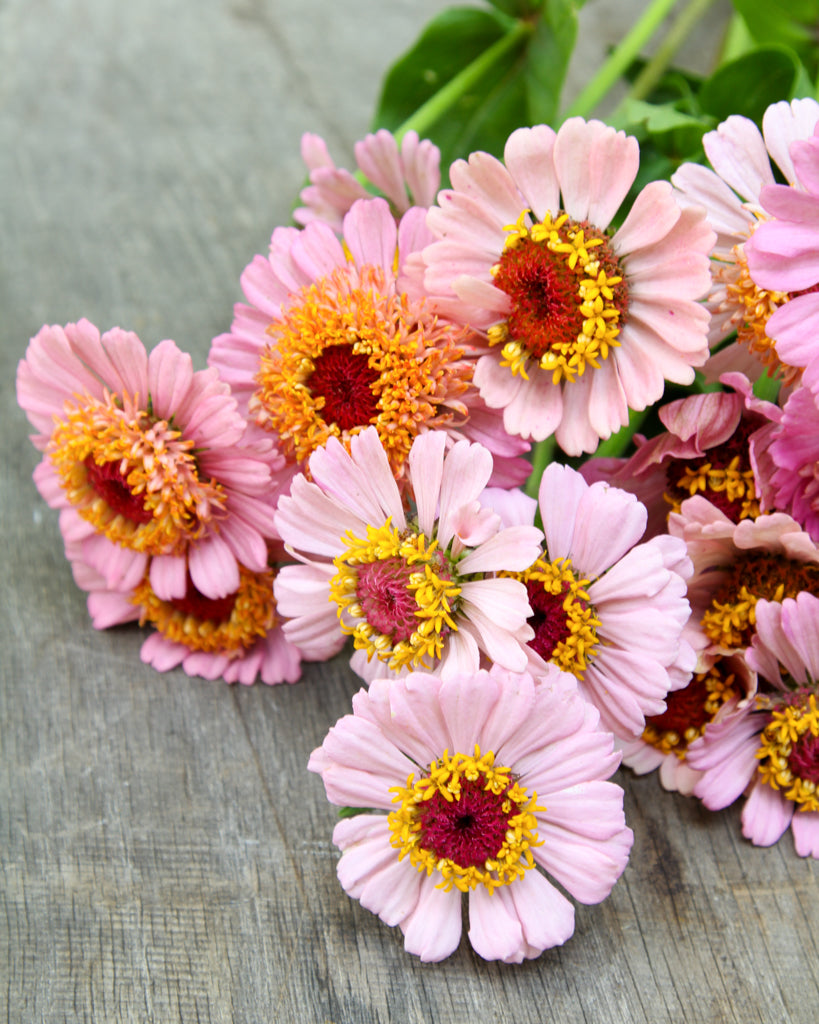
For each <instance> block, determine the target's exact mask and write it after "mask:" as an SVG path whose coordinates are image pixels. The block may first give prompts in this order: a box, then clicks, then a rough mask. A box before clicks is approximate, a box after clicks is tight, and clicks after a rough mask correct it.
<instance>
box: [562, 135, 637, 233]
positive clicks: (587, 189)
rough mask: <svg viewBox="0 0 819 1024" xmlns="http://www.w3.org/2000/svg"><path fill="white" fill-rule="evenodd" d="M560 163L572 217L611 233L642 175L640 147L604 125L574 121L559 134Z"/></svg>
mask: <svg viewBox="0 0 819 1024" xmlns="http://www.w3.org/2000/svg"><path fill="white" fill-rule="evenodd" d="M554 162H555V169H556V171H557V177H558V181H559V182H560V191H561V194H562V196H563V209H564V210H565V211H566V213H568V214H569V216H570V217H572V218H573V219H574V220H581V221H582V220H588V221H591V223H592V224H593V225H594V226H595V227H597V228H606V227H608V225H609V222H610V221H611V219H612V217H613V216H614V214H615V213H616V212H617V210H618V208H619V207H620V204H621V203H622V202H623V200H624V199H625V198H626V195H627V193H628V190H629V188H631V185H632V183H633V181H634V178H635V176H636V174H637V169H638V166H639V162H640V147H639V145H638V143H637V140H636V139H635V138H633V137H632V136H629V135H626V134H625V133H624V132H618V131H615V130H614V128H610V127H609V126H608V125H604V124H603V123H602V122H601V121H588V122H587V121H584V120H583V119H582V118H579V117H572V118H569V120H568V121H564V122H563V124H562V125H561V126H560V130H559V131H558V133H557V138H556V140H555V145H554Z"/></svg>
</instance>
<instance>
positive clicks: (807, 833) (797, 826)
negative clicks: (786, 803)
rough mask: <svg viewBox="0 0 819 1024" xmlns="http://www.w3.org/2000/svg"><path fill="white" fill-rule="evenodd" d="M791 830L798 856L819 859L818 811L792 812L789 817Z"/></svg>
mask: <svg viewBox="0 0 819 1024" xmlns="http://www.w3.org/2000/svg"><path fill="white" fill-rule="evenodd" d="M791 832H792V833H793V842H794V846H795V847H796V852H797V853H798V854H799V856H800V857H815V858H816V859H817V860H819V813H817V812H816V811H799V812H797V813H796V814H794V816H793V818H791Z"/></svg>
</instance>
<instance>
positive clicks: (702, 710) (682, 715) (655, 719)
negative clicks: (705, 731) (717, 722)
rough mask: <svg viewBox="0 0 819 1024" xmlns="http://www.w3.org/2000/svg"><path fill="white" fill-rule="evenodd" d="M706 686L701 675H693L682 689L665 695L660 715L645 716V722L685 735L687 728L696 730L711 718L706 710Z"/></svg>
mask: <svg viewBox="0 0 819 1024" xmlns="http://www.w3.org/2000/svg"><path fill="white" fill-rule="evenodd" d="M708 692H709V691H708V687H707V686H706V684H705V677H704V676H703V675H700V676H694V678H693V679H692V680H691V682H690V683H689V684H688V686H686V687H684V688H683V689H682V690H672V691H671V693H669V694H668V696H667V697H666V701H665V702H666V709H665V711H664V712H663V713H662V714H661V715H650V716H647V717H646V724H647V725H653V726H654V728H655V729H657V730H658V731H660V732H675V733H677V735H678V736H685V733H686V731H687V730H688V729H696V730H697V731H698V732H699V731H700V730H701V729H702V727H703V726H704V725H707V724H708V722H709V721H710V720H711V718H712V715H711V714H710V713H709V712H708V711H707V710H706V707H705V704H706V701H707V700H708Z"/></svg>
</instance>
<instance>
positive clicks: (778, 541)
mask: <svg viewBox="0 0 819 1024" xmlns="http://www.w3.org/2000/svg"><path fill="white" fill-rule="evenodd" d="M668 529H669V532H670V533H672V534H673V535H674V536H676V537H680V538H682V539H683V540H684V541H685V543H686V547H687V549H688V555H689V557H690V558H691V561H692V563H693V566H694V573H693V575H692V577H691V579H690V580H689V583H688V599H689V601H690V602H691V623H690V627H689V628H690V630H691V631H697V630H698V631H699V632H700V634H701V636H702V644H701V646H702V647H703V649H705V650H708V651H709V652H710V653H719V654H730V653H732V652H733V651H738V650H742V649H744V648H746V647H748V646H749V644H750V643H751V639H752V637H753V635H754V632H755V628H756V627H755V622H756V612H755V606H756V603H757V601H759V600H767V601H783V600H784V599H785V598H795V597H797V596H798V595H799V594H800V593H802V592H803V591H807V592H808V593H812V594H819V547H817V545H816V544H815V543H814V541H813V540H811V537H810V535H809V534H808V533H806V532H805V531H804V530H803V529H802V528H801V526H800V525H799V523H797V522H796V520H795V519H793V518H792V517H791V516H789V515H787V514H786V513H784V512H773V513H771V514H770V515H761V516H759V517H758V518H757V519H743V520H742V521H741V522H739V523H733V522H731V520H730V519H728V517H727V516H725V515H724V514H723V513H722V512H720V510H719V509H718V508H716V507H715V506H714V505H712V504H711V502H710V501H706V499H705V498H701V497H694V498H689V499H688V500H687V501H684V502H683V503H682V506H681V512H680V513H672V514H671V515H670V516H669V518H668Z"/></svg>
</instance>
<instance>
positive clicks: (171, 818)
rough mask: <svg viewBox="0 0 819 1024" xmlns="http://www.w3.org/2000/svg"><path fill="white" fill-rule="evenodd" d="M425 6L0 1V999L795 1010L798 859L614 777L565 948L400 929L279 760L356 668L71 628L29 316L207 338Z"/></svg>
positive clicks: (251, 1012) (671, 1012) (799, 996)
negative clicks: (36, 480)
mask: <svg viewBox="0 0 819 1024" xmlns="http://www.w3.org/2000/svg"><path fill="white" fill-rule="evenodd" d="M443 6H444V4H443V2H437V0H423V2H413V3H410V2H408V0H406V2H401V3H390V4H378V3H376V2H375V0H350V2H348V3H345V4H337V5H333V6H332V7H331V6H330V5H326V4H323V3H322V2H320V0H298V2H297V0H281V2H273V0H270V2H263V0H236V2H233V3H230V2H222V0H199V2H187V3H186V2H177V3H170V2H168V0H140V3H139V4H119V3H113V2H106V0H61V2H60V0H50V2H46V0H5V2H2V3H0V224H2V232H3V236H2V245H0V309H2V352H1V353H0V357H1V358H2V380H1V381H0V386H2V388H3V401H2V403H1V404H0V415H1V416H2V436H3V438H4V461H3V473H2V481H0V488H1V490H0V500H2V530H3V544H2V548H0V551H1V552H2V558H3V580H4V587H3V591H2V615H0V652H2V657H1V659H0V666H2V689H0V721H1V722H2V725H1V726H0V729H1V730H2V731H1V732H0V742H1V743H2V757H1V758H0V770H1V771H2V776H0V778H1V779H2V781H1V782H0V786H1V787H2V789H1V791H0V837H2V838H1V839H0V859H1V860H2V884H1V886H0V888H1V889H2V912H1V913H0V965H2V966H0V971H2V976H1V977H0V981H2V984H0V1019H5V1020H7V1021H11V1022H29V1021H31V1022H49V1024H50V1022H61V1021H106V1022H120V1021H123V1022H124V1021H129V1022H130V1021H156V1022H175V1021H179V1022H185V1024H187V1022H194V1021H199V1022H211V1024H216V1022H225V1024H226V1022H233V1021H238V1022H244V1021H247V1022H259V1021H307V1022H317V1024H330V1022H332V1024H355V1022H362V1024H364V1022H367V1024H370V1022H376V1021H377V1022H386V1021H398V1022H404V1021H407V1022H436V1024H461V1022H464V1024H465V1022H473V1021H477V1020H480V1021H482V1022H487V1024H511V1022H515V1024H528V1022H532V1024H548V1022H555V1024H575V1022H597V1021H606V1022H609V1024H626V1022H628V1024H641V1022H651V1024H657V1022H661V1021H673V1022H683V1021H685V1022H712V1021H713V1022H717V1021H719V1022H722V1021H726V1022H736V1024H749V1022H754V1021H759V1022H766V1024H770V1022H787V1021H794V1022H798V1024H812V1022H813V1021H815V1019H816V1007H817V1006H819V955H818V954H819V950H817V938H816V936H817V934H819V899H817V866H816V864H815V863H814V862H812V861H804V860H801V859H799V858H798V857H797V856H796V855H795V853H794V851H793V846H792V842H791V840H790V838H789V837H786V838H785V839H784V840H783V841H782V842H781V843H780V844H779V845H778V846H776V847H774V848H773V849H770V850H758V849H754V848H752V847H751V846H750V845H748V844H747V843H746V842H745V841H744V840H743V839H742V838H741V835H740V832H739V821H738V812H737V811H736V810H731V811H729V812H728V813H726V814H723V815H718V816H717V815H711V814H709V813H708V812H706V811H704V810H703V809H702V808H700V807H699V806H698V805H697V804H696V803H694V802H692V801H687V800H684V799H681V798H679V797H672V796H669V795H667V794H664V793H663V792H662V791H661V790H660V788H659V786H658V784H657V782H656V780H655V779H654V778H647V779H634V778H633V777H631V776H629V775H628V774H625V773H624V774H623V776H622V781H623V783H624V786H625V789H626V801H627V813H628V817H629V821H630V824H631V825H632V827H633V828H634V830H635V833H636V836H637V839H636V843H635V847H634V853H633V857H632V861H631V864H630V866H629V867H628V869H627V871H626V873H625V876H624V878H623V880H622V881H621V883H620V884H619V885H618V886H617V887H616V888H615V891H614V893H613V895H612V898H611V899H610V900H609V901H608V902H606V903H605V904H603V905H602V906H599V907H579V908H578V912H577V931H576V934H575V936H574V938H573V939H572V940H571V941H570V942H569V943H568V944H567V945H566V946H565V947H563V948H561V949H558V950H554V951H551V952H547V953H546V954H544V955H543V956H542V957H541V958H540V959H539V960H537V961H535V962H533V963H527V964H524V965H522V966H520V967H507V966H503V965H497V964H486V963H483V962H482V961H480V960H479V959H478V958H477V957H476V956H475V955H474V954H472V952H471V950H470V949H469V947H468V945H467V944H464V945H462V947H461V948H460V949H459V951H458V952H457V953H456V954H455V955H454V956H453V957H452V958H451V959H450V960H448V961H447V962H445V963H443V964H440V965H437V966H423V965H421V964H420V963H418V962H417V961H416V960H414V959H413V958H411V957H409V956H407V955H406V954H405V953H404V951H403V948H402V943H401V937H400V934H399V933H398V932H397V931H396V930H394V929H389V928H387V927H386V926H384V925H382V924H381V923H380V922H379V921H378V920H377V919H376V918H374V917H373V916H372V915H371V914H369V913H368V912H367V911H365V910H363V909H362V908H361V907H360V906H359V905H358V904H357V903H355V902H353V901H351V900H350V899H348V898H347V897H346V896H345V894H344V893H343V892H342V890H341V889H340V887H339V885H338V883H337V881H336V878H335V863H336V854H335V852H334V850H333V848H332V846H331V844H330V834H331V831H332V827H333V824H334V821H335V811H334V809H333V808H332V807H330V806H329V805H328V804H327V803H326V802H325V800H324V797H323V789H322V785H321V782H320V780H319V779H318V778H317V777H315V776H313V775H310V774H309V773H307V772H306V770H305V766H306V762H307V758H308V756H309V753H310V751H311V750H312V749H313V747H315V746H316V745H317V744H318V743H320V742H321V740H322V738H323V736H324V734H325V732H326V730H327V728H328V727H329V726H330V725H331V724H332V723H333V722H334V721H335V720H336V719H337V718H339V717H340V716H341V715H343V714H345V713H347V712H348V711H349V707H350V697H351V695H352V694H353V693H354V692H355V691H356V690H357V689H358V685H359V684H358V683H357V681H356V679H355V678H354V677H353V676H352V674H351V673H350V671H349V669H348V667H347V665H346V663H345V661H344V659H343V658H337V659H335V660H334V661H332V662H330V663H328V664H326V665H317V666H310V667H308V669H307V671H306V672H305V677H304V680H303V681H302V682H301V683H299V684H297V685H294V686H282V687H275V688H269V687H265V686H262V685H259V686H255V687H250V688H242V687H233V688H231V687H228V686H226V685H224V684H221V683H208V682H204V681H202V680H191V679H188V678H187V677H186V676H184V674H182V673H181V672H172V673H169V674H167V675H158V674H157V673H155V672H153V671H152V670H150V669H148V668H147V667H145V666H143V665H142V664H141V662H140V660H139V646H140V637H139V636H138V634H137V632H136V631H135V630H132V629H117V630H112V631H109V632H107V633H104V634H101V633H96V632H95V631H94V630H93V629H92V628H91V626H90V624H89V621H88V616H87V613H86V609H85V602H84V599H83V596H82V595H81V594H80V593H79V592H78V591H77V589H76V587H75V586H74V584H73V581H72V578H71V573H70V571H69V569H68V566H67V565H66V563H65V562H64V560H63V556H62V547H61V542H60V537H59V532H58V528H57V521H56V514H55V513H53V512H51V511H50V510H49V509H47V508H46V507H45V506H44V504H43V502H42V501H41V499H40V498H39V496H38V495H37V493H36V491H35V489H34V486H33V484H32V482H31V472H32V470H33V468H34V466H35V464H36V461H37V460H36V455H35V452H34V451H33V449H32V448H31V446H30V445H29V443H28V441H27V435H28V433H29V427H28V424H27V422H26V421H25V418H24V417H23V415H22V413H21V412H20V410H19V409H18V408H17V406H16V404H15V400H14V374H15V369H16V364H17V361H18V360H19V358H20V357H21V356H22V354H23V352H24V349H25V345H26V343H27V340H28V338H29V337H30V336H31V335H32V334H34V333H35V332H36V330H37V329H38V328H39V326H40V324H41V323H43V322H58V323H64V322H66V321H70V320H74V319H77V318H78V317H80V316H87V317H89V318H90V319H91V320H93V321H94V322H95V323H97V324H98V325H99V326H100V327H101V328H107V327H109V326H112V325H114V324H119V325H121V326H123V327H128V328H131V329H134V330H136V331H137V332H139V333H140V335H141V336H142V338H143V340H144V341H145V342H146V344H148V345H149V346H152V345H154V344H156V342H158V341H159V340H160V339H161V338H163V337H173V338H175V339H176V340H177V342H178V343H179V344H180V345H181V346H183V347H184V348H187V349H188V350H189V351H191V352H192V353H193V355H194V359H195V361H196V363H197V365H199V366H202V365H204V358H205V355H206V353H207V349H208V346H209V343H210V339H211V338H212V337H213V336H214V335H215V334H218V333H219V332H221V331H224V330H226V329H227V327H228V325H229V323H230V319H231V310H232V303H233V302H234V301H235V300H236V299H238V298H239V289H238V278H239V274H240V273H241V270H242V268H243V267H244V265H245V264H246V263H247V262H248V260H249V259H250V257H251V256H252V254H253V253H255V252H258V251H263V250H264V248H265V246H266V243H267V239H268V237H269V234H270V231H271V230H272V228H273V227H274V226H275V225H276V224H279V223H286V222H287V219H288V215H289V210H290V208H291V205H292V202H293V200H294V197H295V195H296V193H297V191H298V188H299V186H300V184H301V180H302V173H303V169H302V166H301V163H300V159H299V151H298V143H299V137H300V135H301V132H302V131H304V130H314V131H318V132H320V133H321V134H323V135H325V137H326V138H327V139H328V140H329V142H330V145H331V147H332V148H333V150H334V152H335V153H336V154H337V156H338V157H339V159H340V160H341V159H342V158H343V159H345V160H347V161H349V154H350V151H351V147H352V142H353V140H354V139H355V138H357V137H359V136H360V135H361V134H363V132H364V131H365V130H366V127H367V122H368V119H369V115H370V112H371V110H372V109H373V105H374V98H375V92H376V86H377V82H378V80H379V78H380V75H381V73H382V71H383V69H384V67H385V66H386V65H387V63H388V62H389V61H390V60H391V59H392V58H393V57H394V56H396V55H397V54H398V53H399V52H400V51H401V50H402V49H404V48H405V47H406V45H407V44H408V42H409V41H410V39H411V38H412V37H413V36H414V34H415V33H416V32H417V31H418V29H419V28H420V26H421V24H423V22H424V21H425V20H426V19H427V18H428V17H429V16H430V15H431V14H432V13H433V12H434V11H436V10H438V9H440V8H441V7H443ZM593 6H594V5H593V4H590V5H589V7H590V8H591V7H593ZM621 6H622V7H623V8H625V7H626V6H628V8H629V9H631V8H632V7H635V8H636V7H639V6H640V5H639V4H634V5H632V4H629V5H625V4H623V5H621Z"/></svg>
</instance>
